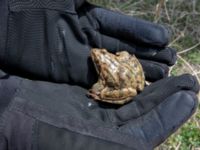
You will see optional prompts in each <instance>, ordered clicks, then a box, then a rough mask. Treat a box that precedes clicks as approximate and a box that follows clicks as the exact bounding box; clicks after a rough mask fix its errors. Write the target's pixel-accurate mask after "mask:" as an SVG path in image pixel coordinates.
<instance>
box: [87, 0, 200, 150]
mask: <svg viewBox="0 0 200 150" xmlns="http://www.w3.org/2000/svg"><path fill="white" fill-rule="evenodd" d="M89 1H90V2H92V3H95V4H98V5H101V6H104V7H107V8H109V9H112V10H115V11H120V12H122V13H125V14H127V15H130V16H135V17H140V18H144V19H146V20H149V21H152V22H155V23H160V24H164V25H166V26H168V27H169V28H171V30H172V40H171V43H170V44H169V46H171V47H174V48H175V49H177V51H178V58H179V59H178V62H177V64H176V65H174V66H173V67H172V68H171V70H170V74H171V75H180V74H183V73H191V74H193V75H195V76H196V77H197V78H198V80H199V81H200V0H189V1H188V0H89ZM157 149H158V150H200V106H199V109H198V111H197V113H196V114H195V115H194V116H193V117H192V118H191V119H190V120H189V121H188V122H187V123H185V124H184V126H183V127H182V128H180V129H179V130H178V131H177V132H176V133H175V134H173V135H172V136H171V137H170V138H169V139H168V140H167V141H166V142H165V143H164V144H162V145H160V146H159V147H158V148H157Z"/></svg>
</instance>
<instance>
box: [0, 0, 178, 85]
mask: <svg viewBox="0 0 200 150" xmlns="http://www.w3.org/2000/svg"><path fill="white" fill-rule="evenodd" d="M2 2H5V3H7V1H5V0H3V1H2ZM4 5H6V4H4ZM76 7H77V8H76ZM6 8H7V6H6ZM4 17H5V19H4V21H2V22H0V26H2V27H4V28H7V27H8V32H7V37H5V36H3V37H2V39H3V40H1V42H2V45H5V39H6V41H7V42H6V48H4V47H1V48H0V62H1V66H2V69H3V70H5V71H6V72H9V73H10V74H16V75H20V76H23V77H28V78H31V79H39V80H49V81H54V82H61V83H68V84H76V85H80V86H82V87H91V85H92V84H93V83H94V82H95V81H96V80H97V76H96V75H95V69H94V66H93V63H92V62H91V59H90V57H89V55H90V50H91V48H92V47H98V48H107V49H109V50H110V51H111V52H113V53H114V52H116V51H120V50H127V51H129V52H130V53H134V54H136V55H137V56H138V58H142V62H143V63H142V65H143V68H144V69H145V75H146V78H147V79H148V80H150V81H155V80H158V79H161V78H163V77H165V76H166V75H167V72H168V65H172V64H174V63H175V60H176V52H175V50H173V49H171V48H166V47H163V46H165V45H166V44H167V42H168V39H169V37H168V36H169V33H168V30H166V29H165V28H164V27H163V26H160V25H155V24H152V23H149V22H146V21H143V20H140V19H135V18H133V17H128V16H125V15H122V14H120V13H115V12H113V11H109V10H107V9H104V8H101V7H97V6H95V5H92V4H89V3H87V2H84V1H79V2H77V1H71V0H65V1H59V2H58V1H56V2H53V1H50V0H43V1H40V0H36V1H34V2H33V1H30V0H29V1H26V2H25V1H24V2H22V1H20V0H13V1H9V17H8V18H7V15H6V14H5V15H4ZM117 18H120V20H121V21H120V20H118V19H117ZM6 19H7V20H8V21H7V22H8V24H6V23H5V22H6ZM109 20H110V21H109ZM113 23H114V24H113ZM116 24H119V25H120V26H121V27H120V26H118V27H117V26H115V25H116ZM129 25H131V26H129ZM111 26H112V27H113V29H112V30H111V29H110V28H111ZM142 28H144V29H145V30H144V31H143V30H142ZM109 31H110V32H109ZM127 32H128V33H129V34H128V35H129V36H127V37H125V35H126V34H127ZM144 32H145V33H144ZM111 35H112V36H111ZM150 35H151V36H150ZM150 43H152V44H150ZM147 45H148V46H147ZM147 58H148V59H147ZM151 66H153V67H151ZM146 68H149V69H146ZM154 68H156V70H154ZM151 72H157V73H156V74H152V73H151Z"/></svg>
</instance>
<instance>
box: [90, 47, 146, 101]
mask: <svg viewBox="0 0 200 150" xmlns="http://www.w3.org/2000/svg"><path fill="white" fill-rule="evenodd" d="M91 57H92V60H93V62H94V65H95V68H96V71H97V73H98V74H99V79H98V82H97V83H96V84H94V85H93V86H92V88H91V89H90V90H89V92H88V95H89V96H91V97H92V98H94V99H95V100H99V101H103V102H108V103H113V104H124V103H126V102H128V101H130V100H132V98H133V96H135V95H137V92H138V91H142V90H143V89H144V85H145V77H144V72H143V69H142V66H141V64H140V63H139V61H138V59H137V58H136V57H135V56H134V55H130V54H129V53H128V52H126V51H121V52H117V53H116V55H114V54H112V53H109V52H108V51H107V50H106V49H92V50H91Z"/></svg>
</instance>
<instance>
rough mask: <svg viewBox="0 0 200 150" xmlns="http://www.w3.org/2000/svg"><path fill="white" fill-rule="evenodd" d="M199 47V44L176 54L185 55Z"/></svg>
mask: <svg viewBox="0 0 200 150" xmlns="http://www.w3.org/2000/svg"><path fill="white" fill-rule="evenodd" d="M199 45H200V42H199V43H197V44H196V45H194V46H192V47H190V48H187V49H185V50H183V51H181V52H178V54H183V53H186V52H188V51H190V50H193V49H194V48H196V47H198V46H199Z"/></svg>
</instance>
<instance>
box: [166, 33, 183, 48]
mask: <svg viewBox="0 0 200 150" xmlns="http://www.w3.org/2000/svg"><path fill="white" fill-rule="evenodd" d="M184 36H185V34H184V31H183V32H181V33H180V34H179V35H178V36H177V37H176V38H175V39H174V40H173V41H172V42H171V43H170V44H169V47H170V46H172V45H173V44H174V43H175V42H177V41H178V40H179V39H180V38H182V37H184Z"/></svg>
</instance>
